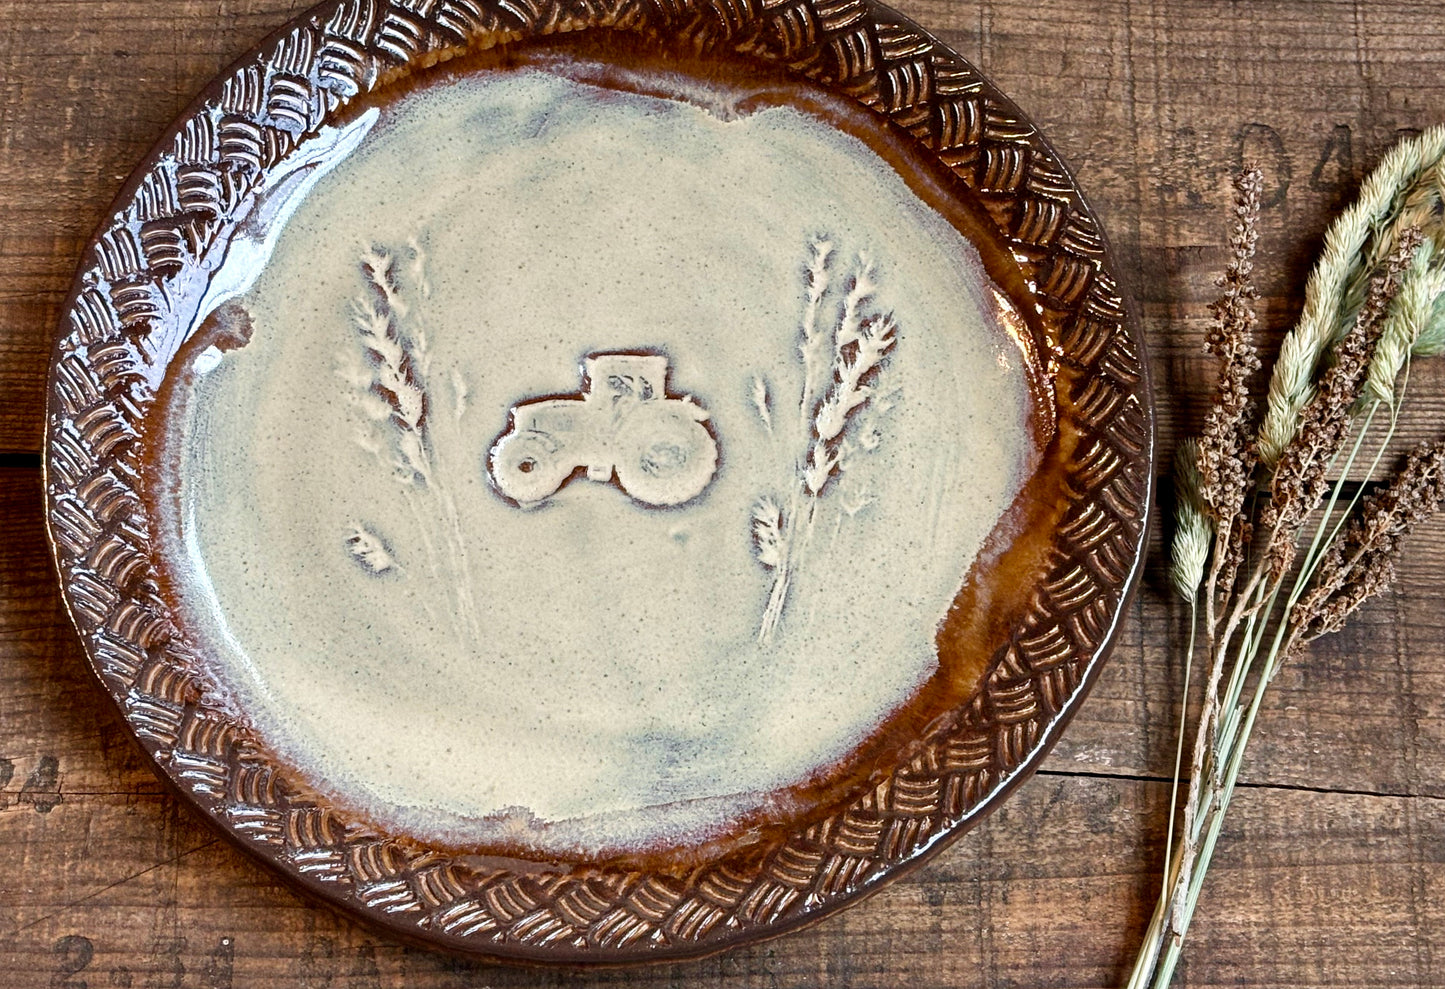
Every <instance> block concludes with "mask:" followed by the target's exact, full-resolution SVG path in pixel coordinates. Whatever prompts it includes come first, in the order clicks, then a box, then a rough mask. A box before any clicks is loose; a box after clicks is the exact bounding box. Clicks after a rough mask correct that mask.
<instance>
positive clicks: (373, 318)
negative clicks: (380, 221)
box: [338, 238, 480, 643]
mask: <svg viewBox="0 0 1445 989" xmlns="http://www.w3.org/2000/svg"><path fill="white" fill-rule="evenodd" d="M358 267H359V269H360V274H361V276H362V280H363V283H364V289H363V291H362V292H361V293H360V294H359V295H358V296H357V297H356V298H355V299H353V300H352V306H351V327H352V330H353V331H354V337H355V340H356V343H357V344H358V351H359V353H357V354H356V355H355V356H356V357H357V358H358V360H356V361H354V362H352V363H349V364H347V365H346V366H344V367H343V368H342V369H341V370H340V371H339V372H338V373H339V374H341V376H342V377H343V378H345V379H346V380H347V381H348V382H349V383H350V384H351V386H352V391H351V398H352V400H353V401H354V403H355V404H356V405H357V406H358V407H359V408H360V410H361V412H362V415H363V418H364V419H365V420H366V424H367V428H365V429H363V430H361V431H359V432H358V433H357V434H356V440H357V443H358V444H360V445H361V446H362V447H363V448H365V449H366V450H368V451H370V452H371V453H372V454H374V455H375V456H376V458H377V459H378V461H379V462H380V463H381V464H382V466H383V467H385V468H386V469H388V470H389V471H390V472H391V476H392V477H393V478H395V479H396V480H397V481H398V482H399V483H400V484H401V485H402V487H403V490H404V491H405V493H406V499H407V504H408V505H409V506H410V509H411V514H412V521H413V522H414V523H415V527H416V528H415V531H416V533H417V536H418V538H419V540H420V542H421V544H422V545H421V555H422V556H423V557H424V558H425V559H426V560H427V561H428V563H429V565H430V570H431V573H432V575H433V576H434V577H438V576H444V577H445V578H446V579H445V584H446V586H447V588H448V590H447V595H448V597H449V599H450V604H451V611H452V616H451V617H452V619H453V621H454V623H455V626H456V631H457V635H458V637H459V639H460V640H461V641H463V642H464V643H465V642H471V641H475V639H476V638H477V636H478V635H479V634H480V632H479V624H478V621H477V613H476V606H475V603H474V602H473V600H472V593H471V579H470V576H469V567H468V563H467V552H466V540H465V539H464V538H463V534H462V528H461V519H460V516H459V514H458V511H457V506H456V501H455V499H454V498H453V497H452V495H451V492H450V491H449V490H448V488H447V485H446V484H445V483H444V482H443V477H444V476H445V474H444V471H442V470H441V469H440V468H441V460H442V458H440V456H439V446H445V445H446V444H440V445H439V444H438V443H437V442H436V437H434V436H433V427H434V426H437V427H438V428H439V429H440V431H441V433H442V435H443V437H445V438H448V439H449V440H450V446H451V447H452V448H456V449H461V448H462V447H463V443H462V436H461V433H460V432H459V429H460V425H459V424H460V421H461V419H462V416H463V415H464V414H465V412H466V409H467V397H468V395H467V385H466V380H465V378H464V377H463V376H462V374H461V372H460V370H458V369H456V368H453V369H452V370H451V374H450V376H449V380H447V382H446V386H445V387H442V388H440V389H439V390H440V393H441V397H437V396H436V395H434V390H433V388H432V382H431V373H430V372H431V355H430V352H429V350H428V348H427V340H426V327H425V322H424V320H423V319H422V316H421V314H420V312H419V310H420V309H421V308H424V307H423V306H421V305H420V303H421V302H424V301H425V300H426V299H427V298H428V297H430V295H431V284H430V282H429V281H428V280H427V274H426V255H425V252H424V250H423V249H422V246H421V245H420V244H419V243H418V242H417V240H416V239H415V238H413V239H412V240H410V241H409V242H408V244H407V247H406V249H405V251H404V259H399V258H398V256H397V254H396V253H394V252H392V251H388V250H384V249H381V248H378V247H374V246H367V247H365V248H364V249H363V250H362V251H361V254H360V257H359V259H358ZM448 393H449V394H448ZM436 402H440V405H441V408H442V410H443V412H444V413H445V407H446V406H447V405H448V404H450V406H451V411H450V415H447V414H442V415H440V416H438V417H435V419H434V417H433V416H432V411H433V407H434V404H435V403H436ZM344 542H345V545H346V548H347V551H348V552H349V553H350V555H351V557H352V558H353V559H354V560H355V561H356V562H357V564H358V566H360V567H361V568H362V569H363V570H365V571H366V572H367V573H370V574H374V575H375V574H384V573H392V572H400V571H401V568H400V567H399V566H398V565H397V563H396V559H395V556H394V554H393V552H392V550H391V548H390V546H391V545H393V544H392V543H390V542H389V541H388V540H385V539H384V538H383V537H382V536H381V535H380V534H378V533H377V532H376V531H374V530H372V529H370V528H368V527H366V526H363V525H353V526H352V528H351V529H350V530H349V531H348V532H347V534H346V535H345V537H344Z"/></svg>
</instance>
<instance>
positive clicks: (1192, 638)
mask: <svg viewBox="0 0 1445 989" xmlns="http://www.w3.org/2000/svg"><path fill="white" fill-rule="evenodd" d="M1262 187H1263V183H1262V180H1261V176H1260V173H1259V171H1258V170H1257V169H1255V168H1252V167H1251V168H1246V170H1245V171H1244V173H1243V174H1242V175H1240V176H1239V177H1238V178H1237V180H1236V183H1235V191H1236V201H1235V218H1234V226H1233V231H1232V234H1231V237H1230V245H1231V257H1230V261H1229V264H1228V266H1227V268H1226V269H1225V272H1224V275H1223V276H1222V277H1221V278H1220V280H1219V285H1220V287H1221V288H1222V289H1223V294H1222V295H1221V297H1220V299H1219V301H1218V302H1216V303H1215V304H1214V305H1213V306H1212V307H1211V314H1212V316H1213V322H1212V325H1211V328H1210V331H1209V336H1208V339H1207V341H1206V344H1205V348H1206V350H1207V351H1208V352H1209V353H1210V354H1213V355H1214V356H1216V357H1217V358H1218V359H1219V364H1220V373H1219V394H1218V398H1217V400H1216V401H1215V404H1214V406H1213V407H1212V408H1211V409H1210V411H1209V413H1208V415H1207V416H1206V418H1205V422H1204V427H1203V430H1202V431H1201V434H1200V436H1199V438H1198V439H1195V440H1187V441H1185V442H1184V443H1182V444H1181V445H1180V447H1179V449H1178V451H1177V453H1176V455H1175V490H1176V496H1177V512H1176V526H1175V532H1174V541H1173V559H1172V567H1171V571H1170V582H1171V584H1172V586H1173V587H1174V589H1175V590H1177V591H1178V593H1179V594H1180V595H1181V596H1182V597H1183V598H1184V599H1185V600H1186V601H1187V602H1188V603H1189V617H1190V624H1189V638H1188V648H1187V652H1186V653H1185V664H1184V666H1185V672H1184V677H1185V681H1186V690H1185V700H1184V712H1183V714H1182V715H1181V718H1180V733H1179V746H1178V750H1177V751H1176V757H1175V758H1176V761H1175V791H1174V797H1175V800H1174V801H1173V802H1172V803H1171V816H1170V822H1169V839H1168V842H1167V843H1166V851H1165V857H1166V860H1167V867H1166V871H1165V879H1164V888H1163V890H1162V892H1161V895H1160V898H1159V903H1158V905H1157V907H1156V909H1155V912H1154V916H1153V919H1152V921H1151V922H1150V925H1149V928H1148V931H1147V933H1146V935H1145V939H1144V944H1143V945H1142V947H1141V949H1140V951H1139V955H1138V958H1137V960H1136V962H1135V968H1134V971H1133V975H1132V978H1131V979H1130V981H1129V983H1128V984H1129V986H1130V989H1141V987H1144V986H1153V987H1155V989H1162V987H1165V986H1168V985H1169V983H1170V981H1171V979H1172V978H1173V974H1174V969H1175V966H1176V965H1177V963H1178V961H1179V957H1180V952H1181V950H1182V947H1183V941H1184V935H1185V932H1186V931H1187V930H1188V928H1189V923H1190V920H1191V919H1192V917H1193V914H1194V909H1195V905H1196V904H1197V902H1198V898H1199V891H1200V888H1201V886H1202V884H1203V881H1204V875H1205V872H1206V870H1207V869H1208V867H1209V863H1210V859H1211V857H1212V856H1213V854H1214V849H1215V845H1216V843H1217V841H1218V839H1219V835H1220V831H1221V828H1222V826H1223V823H1224V815H1225V812H1226V811H1227V809H1228V807H1229V802H1230V799H1231V797H1232V796H1233V793H1234V787H1235V783H1236V781H1237V779H1238V777H1239V769H1240V765H1241V762H1242V759H1243V755H1244V750H1245V746H1246V745H1247V743H1248V741H1249V737H1250V733H1251V732H1252V731H1253V729H1254V725H1255V720H1256V718H1257V717H1258V714H1259V711H1260V705H1261V701H1262V700H1263V697H1264V694H1265V691H1266V689H1267V688H1268V686H1269V684H1270V682H1271V681H1272V680H1273V679H1274V677H1275V675H1276V674H1277V673H1278V671H1279V669H1280V667H1281V666H1282V665H1283V664H1284V663H1285V662H1287V661H1289V660H1291V659H1294V658H1296V657H1298V656H1299V655H1300V653H1301V652H1302V650H1303V649H1304V647H1305V646H1306V645H1307V644H1308V643H1309V642H1311V641H1312V640H1314V639H1316V638H1319V637H1320V636H1322V635H1326V634H1328V633H1330V632H1334V631H1337V630H1338V629H1339V628H1341V627H1342V626H1343V625H1344V623H1345V621H1346V619H1348V617H1349V616H1350V615H1351V614H1352V613H1353V612H1354V611H1355V610H1356V609H1358V608H1359V607H1360V605H1361V604H1362V603H1364V602H1365V601H1366V600H1368V599H1369V598H1370V597H1372V596H1374V595H1375V594H1378V593H1379V592H1380V591H1382V590H1384V589H1385V588H1386V587H1388V586H1389V584H1390V582H1391V580H1392V578H1393V577H1394V572H1395V570H1394V568H1395V561H1396V559H1397V557H1398V556H1399V553H1400V550H1401V541H1402V539H1403V537H1404V536H1405V535H1406V534H1407V533H1408V532H1409V531H1410V530H1411V529H1412V528H1413V527H1415V526H1416V525H1418V524H1420V523H1421V522H1423V521H1424V520H1425V519H1426V518H1428V517H1429V516H1430V515H1431V514H1432V513H1433V512H1434V511H1435V510H1436V509H1437V508H1438V507H1439V505H1440V503H1441V501H1442V499H1445V442H1436V443H1433V444H1427V445H1423V446H1421V447H1419V448H1417V449H1416V450H1415V451H1414V452H1412V453H1411V454H1410V455H1409V457H1408V459H1407V460H1406V462H1405V464H1404V465H1403V466H1402V467H1401V468H1400V469H1399V470H1398V471H1397V472H1396V473H1395V475H1394V477H1393V479H1391V480H1390V481H1388V482H1387V483H1386V484H1384V485H1383V486H1382V487H1381V488H1379V489H1378V491H1377V492H1376V493H1375V494H1372V495H1369V496H1363V492H1364V491H1365V490H1368V489H1369V487H1370V485H1369V484H1368V483H1364V484H1359V485H1353V484H1351V483H1349V482H1350V479H1351V478H1352V477H1356V478H1358V479H1359V480H1361V481H1365V482H1368V479H1369V478H1371V477H1373V476H1374V474H1375V471H1376V469H1377V468H1378V466H1379V465H1380V462H1381V460H1382V459H1383V457H1384V456H1385V451H1386V449H1387V447H1388V446H1389V443H1390V440H1391V438H1392V437H1393V435H1394V432H1395V424H1396V421H1397V413H1398V410H1399V408H1400V403H1401V402H1402V401H1403V400H1404V398H1405V393H1406V391H1407V385H1408V380H1409V368H1410V362H1411V359H1412V358H1414V357H1420V356H1429V355H1434V354H1438V353H1441V352H1442V350H1445V213H1442V200H1445V127H1439V128H1434V129H1432V130H1430V131H1427V132H1426V133H1424V134H1421V135H1419V136H1418V137H1415V138H1413V139H1410V140H1407V141H1405V142H1402V143H1401V144H1399V145H1398V146H1397V147H1395V148H1394V149H1393V150H1392V151H1391V152H1390V153H1389V154H1388V155H1387V156H1386V158H1385V160H1384V161H1383V162H1382V163H1381V165H1380V167H1379V168H1378V169H1377V170H1376V171H1375V173H1374V174H1372V175H1371V176H1370V178H1369V179H1368V180H1367V181H1366V182H1365V184H1364V186H1363V187H1362V189H1361V193H1360V198H1359V201H1358V202H1356V203H1355V204H1354V205H1353V206H1351V207H1350V208H1349V209H1348V210H1346V211H1345V212H1344V213H1343V214H1342V215H1341V216H1340V217H1339V218H1338V219H1337V220H1336V221H1335V223H1334V224H1333V226H1332V227H1331V228H1330V230H1329V232H1328V234H1327V235H1326V237H1325V246H1324V250H1323V253H1322V255H1321V257H1320V260H1319V262H1318V264H1317V265H1316V268H1315V270H1314V272H1313V273H1312V275H1311V276H1310V279H1309V282H1308V284H1307V286H1306V292H1305V303H1304V306H1303V309H1302V311H1301V314H1300V319H1299V322H1298V324H1297V325H1296V326H1295V328H1294V329H1293V330H1292V331H1291V332H1290V333H1289V334H1288V336H1287V337H1286V339H1285V341H1284V343H1283V345H1282V346H1281V348H1280V352H1279V356H1278V358H1277V359H1276V361H1275V364H1274V367H1273V369H1272V373H1271V377H1270V384H1269V390H1268V393H1267V394H1266V396H1265V401H1264V412H1263V415H1262V416H1256V409H1255V404H1254V401H1253V399H1252V397H1251V394H1250V390H1249V381H1250V378H1251V376H1252V375H1253V374H1254V372H1255V371H1257V370H1258V369H1259V368H1260V362H1259V358H1258V355H1257V352H1256V349H1255V347H1254V344H1253V342H1252V339H1251V337H1252V332H1253V329H1254V326H1255V323H1256V315H1255V309H1254V300H1255V298H1256V294H1255V290H1254V287H1253V282H1252V275H1253V270H1254V255H1255V247H1256V243H1257V240H1258V236H1257V233H1256V229H1257V222H1258V218H1259V204H1260V190H1261V188H1262ZM1357 464H1364V465H1365V466H1363V468H1362V469H1360V470H1357V469H1356V465H1357ZM1351 491H1354V492H1356V493H1354V494H1351ZM1201 626H1202V633H1203V634H1202V640H1203V641H1202V651H1203V655H1204V656H1205V657H1206V658H1207V661H1208V674H1207V676H1206V677H1205V679H1204V684H1203V692H1204V696H1203V700H1202V702H1200V704H1199V713H1198V716H1197V717H1198V720H1197V727H1196V734H1195V738H1194V746H1193V758H1192V760H1191V764H1190V769H1189V788H1188V795H1187V797H1186V799H1185V801H1184V819H1183V824H1182V827H1181V828H1180V831H1179V834H1178V836H1177V840H1175V839H1176V835H1175V833H1174V831H1175V828H1174V824H1175V819H1174V816H1173V809H1172V808H1173V806H1174V804H1176V803H1177V797H1178V786H1179V779H1180V768H1181V765H1182V761H1183V759H1182V757H1183V741H1184V737H1185V723H1186V721H1187V715H1188V712H1189V709H1190V701H1189V691H1190V686H1191V681H1192V679H1193V677H1192V665H1193V663H1192V661H1193V658H1194V654H1195V651H1196V646H1197V645H1200V644H1199V643H1198V641H1197V640H1198V639H1199V638H1200V635H1199V633H1200V631H1201Z"/></svg>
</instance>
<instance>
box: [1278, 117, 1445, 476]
mask: <svg viewBox="0 0 1445 989" xmlns="http://www.w3.org/2000/svg"><path fill="white" fill-rule="evenodd" d="M1442 158H1445V127H1432V128H1430V129H1429V130H1427V131H1425V132H1424V133H1422V134H1420V135H1419V136H1417V137H1415V138H1413V139H1411V140H1408V141H1402V142H1400V143H1399V144H1397V145H1396V146H1395V147H1394V148H1392V149H1391V150H1390V152H1389V153H1388V154H1387V155H1386V156H1385V158H1384V160H1383V161H1382V162H1381V163H1380V166H1379V167H1378V168H1376V169H1375V171H1374V172H1373V173H1371V174H1370V177H1369V178H1367V179H1366V180H1365V183H1364V185H1362V186H1361V188H1360V196H1359V198H1358V199H1357V200H1356V201H1355V203H1354V204H1353V205H1352V206H1350V208H1349V209H1347V210H1345V212H1344V213H1342V214H1340V216H1339V217H1338V218H1337V219H1336V220H1335V222H1334V223H1333V224H1332V225H1331V226H1330V229H1329V231H1328V232H1327V233H1326V234H1325V244H1324V249H1323V251H1322V252H1321V254H1320V260H1319V262H1318V264H1316V266H1315V269H1314V271H1313V272H1312V273H1311V274H1310V278H1309V282H1308V283H1307V284H1306V286H1305V304H1304V308H1303V310H1301V312H1300V318H1299V322H1298V323H1297V324H1296V326H1295V328H1294V329H1293V330H1292V331H1290V333H1289V335H1288V336H1287V337H1285V340H1284V343H1283V344H1282V345H1281V347H1280V352H1279V358H1278V359H1277V360H1276V361H1275V365H1274V372H1273V374H1272V375H1271V377H1270V383H1269V393H1268V396H1267V398H1266V410H1265V416H1264V422H1263V423H1262V424H1261V426H1260V431H1259V453H1260V459H1261V461H1262V462H1263V463H1264V464H1265V466H1267V467H1272V466H1274V464H1275V463H1276V462H1277V461H1278V460H1279V458H1280V456H1281V455H1283V453H1284V450H1285V447H1287V446H1288V445H1289V443H1290V440H1292V439H1293V438H1294V435H1295V433H1296V431H1297V430H1298V428H1299V414H1300V412H1301V411H1302V410H1303V409H1304V407H1305V405H1306V404H1307V403H1308V402H1309V399H1310V395H1311V392H1312V389H1313V383H1314V380H1315V376H1316V371H1317V368H1318V366H1319V362H1320V360H1321V358H1322V357H1323V356H1324V354H1325V352H1326V350H1327V349H1328V348H1329V346H1330V344H1331V343H1333V342H1334V340H1335V339H1336V338H1337V337H1338V335H1339V333H1340V332H1341V327H1342V326H1344V327H1348V326H1349V325H1350V324H1351V322H1352V315H1353V308H1354V306H1353V305H1352V303H1351V298H1352V297H1353V296H1354V295H1356V294H1363V289H1360V290H1359V291H1358V292H1357V291H1356V288H1355V287H1356V286H1358V285H1361V284H1362V282H1363V280H1364V279H1366V278H1368V274H1369V272H1371V271H1372V270H1373V269H1375V268H1376V267H1377V265H1378V263H1379V261H1381V260H1382V259H1383V258H1384V257H1386V256H1387V255H1388V254H1390V253H1391V252H1392V251H1393V250H1394V248H1395V241H1396V240H1397V239H1398V235H1399V234H1400V233H1402V232H1403V231H1404V230H1405V229H1408V228H1409V227H1412V226H1421V223H1420V222H1419V220H1418V219H1417V218H1416V215H1415V214H1416V212H1417V211H1415V210H1411V211H1410V215H1406V212H1404V211H1403V210H1402V206H1404V205H1407V204H1410V203H1411V202H1412V197H1411V192H1412V191H1414V190H1417V189H1419V188H1422V183H1431V184H1433V185H1434V186H1435V188H1436V189H1438V186H1439V183H1438V181H1437V178H1438V171H1437V170H1438V168H1439V166H1440V164H1441V160H1442ZM1392 221H1393V222H1392ZM1401 223H1403V226H1402V225H1400V224H1401ZM1372 237H1373V238H1375V241H1376V242H1375V243H1374V244H1373V245H1370V240H1371V238H1372ZM1367 248H1368V249H1367Z"/></svg>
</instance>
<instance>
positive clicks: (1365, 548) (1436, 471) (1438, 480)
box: [1289, 441, 1445, 651]
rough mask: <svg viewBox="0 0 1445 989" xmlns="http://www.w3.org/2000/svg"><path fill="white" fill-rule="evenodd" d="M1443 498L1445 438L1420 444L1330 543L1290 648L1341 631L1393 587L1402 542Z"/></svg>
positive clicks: (1297, 614) (1296, 615) (1295, 614)
mask: <svg viewBox="0 0 1445 989" xmlns="http://www.w3.org/2000/svg"><path fill="white" fill-rule="evenodd" d="M1442 501H1445V442H1438V441H1437V442H1436V443H1434V444H1423V445H1421V446H1419V447H1416V448H1415V450H1414V451H1413V452H1412V453H1411V454H1410V456H1409V458H1408V459H1407V460H1406V462H1405V467H1404V469H1402V470H1401V471H1400V472H1399V473H1398V474H1396V475H1395V478H1394V479H1393V480H1392V481H1391V482H1390V484H1389V486H1388V487H1386V488H1385V490H1384V491H1382V492H1380V493H1379V494H1378V495H1375V496H1373V497H1371V498H1368V499H1366V500H1365V503H1364V506H1363V508H1362V509H1361V512H1360V514H1359V516H1358V517H1357V518H1356V519H1354V520H1353V521H1352V522H1351V523H1350V525H1349V528H1348V529H1346V531H1345V533H1344V535H1343V536H1341V537H1339V538H1338V539H1336V540H1335V542H1334V543H1332V544H1331V546H1330V547H1329V549H1328V550H1327V552H1326V553H1325V555H1324V557H1323V558H1322V560H1321V563H1320V567H1319V570H1318V572H1317V573H1316V575H1315V578H1314V580H1313V582H1312V583H1311V586H1310V589H1309V591H1308V592H1306V593H1305V595H1304V596H1303V597H1301V598H1300V600H1299V603H1298V604H1297V605H1296V606H1295V608H1294V610H1293V611H1292V612H1291V613H1290V616H1289V623H1290V626H1291V634H1290V643H1291V646H1290V650H1291V651H1298V649H1299V647H1301V646H1303V644H1304V643H1306V642H1309V641H1312V640H1314V639H1317V638H1319V637H1320V636H1322V635H1328V634H1329V633H1331V632H1335V631H1338V630H1339V629H1340V628H1341V627H1342V626H1343V625H1344V623H1345V620H1346V619H1347V618H1348V617H1349V616H1350V615H1351V614H1353V613H1354V611H1355V610H1356V609H1357V608H1359V606H1360V605H1361V604H1363V603H1364V602H1365V601H1367V600H1369V599H1370V598H1372V597H1374V596H1375V595H1376V594H1378V593H1380V592H1381V591H1383V590H1384V589H1385V588H1387V587H1389V586H1390V583H1391V582H1392V581H1393V580H1394V577H1395V561H1396V560H1397V559H1398V558H1399V555H1400V547H1401V542H1402V540H1403V539H1404V537H1405V536H1406V535H1408V534H1409V532H1410V530H1412V529H1413V528H1415V526H1417V525H1419V524H1420V523H1422V522H1424V521H1425V520H1426V519H1428V518H1429V517H1430V516H1431V515H1433V514H1434V513H1435V511H1436V510H1437V509H1438V508H1439V507H1440V503H1441V502H1442Z"/></svg>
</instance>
